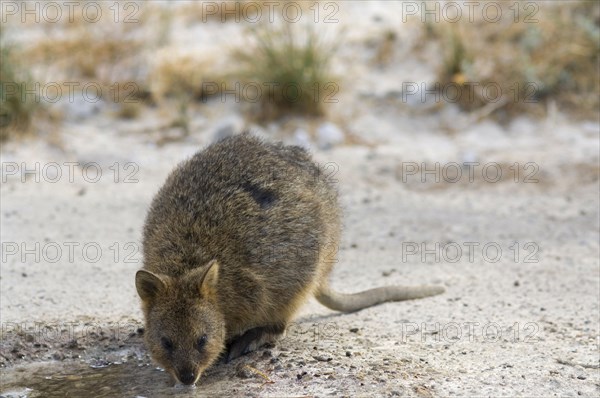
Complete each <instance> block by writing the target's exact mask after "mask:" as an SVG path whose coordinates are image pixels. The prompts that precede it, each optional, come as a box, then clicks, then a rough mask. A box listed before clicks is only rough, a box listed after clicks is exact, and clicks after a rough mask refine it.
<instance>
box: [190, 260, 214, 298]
mask: <svg viewBox="0 0 600 398" xmlns="http://www.w3.org/2000/svg"><path fill="white" fill-rule="evenodd" d="M192 273H193V275H192V276H191V277H192V283H193V284H194V288H195V289H197V291H198V293H199V294H200V295H201V296H203V297H214V296H215V295H216V294H217V282H218V280H219V262H218V261H217V260H212V261H210V262H209V263H208V264H207V265H206V266H205V267H202V268H197V269H195V270H193V271H192Z"/></svg>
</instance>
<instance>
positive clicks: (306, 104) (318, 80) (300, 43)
mask: <svg viewBox="0 0 600 398" xmlns="http://www.w3.org/2000/svg"><path fill="white" fill-rule="evenodd" d="M249 36H250V38H251V40H252V41H253V43H252V44H250V45H248V46H246V47H245V48H244V49H241V50H238V51H236V52H235V53H234V58H235V59H236V60H237V61H238V62H239V63H240V66H241V69H240V70H239V73H238V75H239V76H241V78H242V79H243V80H244V81H245V83H246V84H247V85H248V86H249V85H254V87H256V88H257V90H255V91H256V93H258V95H256V96H255V97H254V98H253V99H252V101H251V102H253V103H255V104H256V107H254V108H253V109H252V110H251V111H252V112H251V113H252V115H254V116H255V117H256V119H258V120H271V119H276V118H278V117H280V116H282V115H284V114H299V115H306V116H320V115H322V114H323V113H324V110H325V105H326V104H327V101H328V98H329V96H330V95H331V94H332V93H335V92H337V90H338V86H337V84H336V83H335V81H334V80H333V78H332V75H331V73H330V60H331V56H332V54H333V53H334V51H335V48H334V46H333V45H331V44H328V43H326V42H325V41H324V40H322V38H321V37H320V36H319V33H317V31H316V30H315V27H314V26H309V25H300V24H290V23H282V24H280V25H274V24H269V25H260V26H257V27H252V28H251V29H250V30H249ZM248 91H250V90H248ZM244 93H246V90H244ZM256 93H254V92H252V94H250V96H252V95H254V94H256ZM246 100H248V98H246Z"/></svg>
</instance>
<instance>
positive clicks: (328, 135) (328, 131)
mask: <svg viewBox="0 0 600 398" xmlns="http://www.w3.org/2000/svg"><path fill="white" fill-rule="evenodd" d="M317 142H318V145H319V148H321V149H331V148H332V147H334V146H336V145H339V144H341V143H342V142H344V132H343V131H342V130H341V129H340V128H339V127H338V126H337V125H335V124H333V123H331V122H325V123H323V124H321V125H320V126H319V127H318V128H317Z"/></svg>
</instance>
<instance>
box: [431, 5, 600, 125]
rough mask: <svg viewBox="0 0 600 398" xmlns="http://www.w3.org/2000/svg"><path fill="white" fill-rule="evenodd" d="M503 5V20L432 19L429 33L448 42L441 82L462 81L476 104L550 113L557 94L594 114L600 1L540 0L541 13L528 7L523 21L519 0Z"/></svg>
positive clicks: (469, 103)
mask: <svg viewBox="0 0 600 398" xmlns="http://www.w3.org/2000/svg"><path fill="white" fill-rule="evenodd" d="M496 4H501V5H502V7H503V8H502V19H501V20H500V21H498V22H496V23H491V22H486V21H485V20H484V19H483V18H481V17H480V18H479V19H476V20H475V21H474V22H473V23H471V22H469V21H468V19H467V18H462V19H461V20H460V21H459V22H455V23H450V22H443V21H442V22H440V23H430V24H427V26H426V28H427V31H428V32H429V35H430V36H432V35H433V37H435V38H438V39H439V40H441V42H442V43H443V56H444V62H443V66H442V68H441V69H440V72H439V75H438V79H439V82H440V83H441V84H442V87H448V85H450V84H452V85H453V86H454V87H459V88H460V90H462V92H461V93H460V100H459V103H460V104H461V105H462V106H463V107H464V108H465V109H469V110H471V109H475V108H480V107H482V106H485V105H488V104H490V103H491V102H495V101H498V102H499V103H500V104H503V105H502V106H501V107H502V108H503V109H505V110H507V111H509V112H523V111H531V112H533V113H538V114H543V112H544V111H543V109H544V106H543V105H544V103H545V100H549V99H555V100H556V101H558V103H559V105H561V106H562V107H563V108H566V109H568V110H571V111H575V112H577V113H579V114H581V115H585V116H589V115H592V114H595V113H596V112H597V109H598V107H599V105H600V104H599V100H598V92H599V91H600V87H599V80H598V65H599V55H600V51H599V48H600V3H598V2H590V1H572V2H557V3H556V4H554V3H551V2H542V3H536V4H537V5H538V6H539V10H538V11H537V12H536V13H535V14H533V13H532V11H534V10H535V9H528V10H527V11H528V12H524V10H523V8H522V7H521V14H520V15H519V17H518V18H517V21H515V14H514V5H513V3H512V2H507V3H496ZM510 7H513V8H510ZM463 15H465V14H464V13H463ZM475 15H476V16H477V13H475ZM536 21H537V22H536ZM469 82H471V83H473V82H475V83H477V84H478V86H475V85H473V84H471V85H469ZM498 88H499V89H500V90H497V89H498ZM486 90H487V91H486ZM498 91H500V93H501V94H502V97H501V98H497V95H496V93H497V92H498Z"/></svg>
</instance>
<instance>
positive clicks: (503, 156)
mask: <svg viewBox="0 0 600 398" xmlns="http://www.w3.org/2000/svg"><path fill="white" fill-rule="evenodd" d="M342 11H343V12H347V13H349V14H352V13H353V12H354V13H356V10H353V9H352V8H351V7H350V8H349V9H347V10H342ZM342 15H344V14H342ZM366 35H367V36H368V34H366ZM407 35H408V33H407ZM349 38H350V39H351V40H358V39H357V38H356V34H355V33H353V32H351V33H349ZM363 39H364V38H363ZM355 45H356V46H358V44H356V43H355ZM348 52H351V51H350V50H348ZM341 59H344V58H343V55H342V56H341ZM414 62H416V61H415V60H408V61H406V63H405V64H403V65H404V66H401V67H398V69H397V70H395V71H389V70H388V71H377V70H371V72H370V74H368V75H363V73H364V72H365V70H366V67H365V66H364V65H362V64H361V63H360V62H357V63H356V64H354V65H352V66H351V67H349V69H348V76H347V79H349V80H352V78H353V76H354V77H355V78H356V77H358V76H362V77H363V78H362V79H359V80H357V82H358V83H357V84H356V85H353V86H352V87H350V88H348V89H347V90H346V91H344V92H343V93H341V94H340V95H341V97H340V99H341V101H340V104H338V105H337V106H334V107H333V109H334V110H333V112H334V114H335V115H336V120H338V121H340V120H341V121H343V122H339V123H338V124H339V125H340V128H341V129H342V130H343V131H344V132H345V133H346V135H347V138H348V139H347V142H346V143H345V144H339V145H336V146H334V147H333V148H332V149H328V150H325V149H320V148H319V147H318V145H313V146H312V151H313V153H314V157H315V160H316V161H318V162H320V163H322V164H327V165H328V170H331V178H332V179H335V180H337V186H338V189H339V192H340V199H341V202H342V205H343V207H344V213H345V222H344V234H343V241H342V244H341V247H340V248H339V252H338V257H339V264H338V265H337V266H336V269H335V271H334V273H333V275H332V284H333V286H334V287H336V288H338V289H339V290H343V291H348V292H349V291H359V290H362V289H366V288H370V287H375V286H380V285H384V284H421V283H431V284H442V285H444V286H445V287H446V289H447V291H446V293H445V294H443V295H440V296H437V297H433V298H428V299H424V300H417V301H410V302H402V303H388V304H384V305H380V306H377V307H373V308H369V309H365V310H363V311H360V312H357V313H353V314H338V313H334V312H332V311H330V310H328V309H326V308H324V307H322V306H320V305H319V304H318V303H317V302H316V301H314V300H311V301H310V302H308V303H307V304H306V305H305V306H304V307H303V308H302V310H301V312H300V313H299V314H298V317H297V323H295V324H294V325H292V326H291V327H290V329H289V330H288V333H287V335H286V336H285V338H284V339H283V340H282V341H281V342H280V343H279V344H278V345H276V346H275V347H271V348H265V349H261V350H259V351H258V352H256V353H253V354H251V355H248V356H246V357H244V358H242V359H240V360H238V361H236V362H234V363H232V364H229V365H222V364H221V365H218V366H216V367H214V368H213V369H211V370H210V371H208V372H207V374H206V375H204V376H203V378H202V379H201V380H200V382H199V383H198V387H197V388H196V389H195V390H189V389H181V388H173V387H171V386H169V385H168V383H167V381H168V378H167V376H166V375H165V374H164V373H163V372H160V371H159V370H156V369H155V366H154V365H152V364H151V361H150V359H149V358H148V356H147V354H146V352H145V350H144V348H143V344H142V342H141V338H140V334H141V331H139V330H138V328H139V327H141V326H142V318H141V312H140V309H139V301H138V298H137V294H136V292H135V288H134V284H133V280H134V274H135V271H136V270H137V269H138V268H140V267H141V265H142V258H141V245H140V237H141V228H142V225H143V220H144V216H145V213H146V211H147V208H148V205H149V203H150V200H151V199H152V196H153V195H154V193H155V192H156V191H157V190H158V188H159V187H160V186H161V184H162V182H163V181H164V179H165V177H166V176H167V174H168V173H169V171H170V170H171V169H172V168H173V167H174V166H175V165H176V164H177V163H178V162H180V161H181V160H183V159H185V158H186V157H188V156H190V155H191V154H193V153H194V152H195V151H197V150H199V149H200V148H202V147H203V146H205V145H208V144H209V143H210V142H212V140H213V139H214V137H215V135H216V132H217V130H219V129H220V128H221V127H222V126H223V123H225V124H226V125H228V126H232V127H233V128H236V129H237V128H241V127H243V125H244V123H243V122H241V119H240V117H239V116H237V115H238V114H239V110H240V109H239V104H235V103H233V104H232V103H219V102H217V103H209V104H195V105H193V106H192V107H191V109H190V112H191V114H192V116H193V117H192V122H191V125H192V128H193V132H192V134H191V136H190V137H188V138H185V139H183V140H178V141H174V142H171V143H168V144H165V145H159V144H157V142H159V139H158V137H159V134H158V133H156V132H154V131H153V130H152V128H153V126H156V125H158V124H160V120H161V117H163V115H161V114H160V113H158V112H156V111H153V110H150V109H148V110H146V111H145V113H144V114H143V115H142V116H141V117H140V118H139V119H138V120H135V121H117V120H115V118H114V117H113V115H112V114H111V112H110V110H106V109H102V108H101V110H99V111H97V112H93V113H91V114H86V115H85V117H83V118H80V117H75V116H73V117H70V118H68V119H67V120H66V121H65V124H64V126H63V127H62V128H61V137H62V140H61V142H59V143H58V144H57V143H56V142H55V141H51V142H48V141H46V140H39V141H28V142H26V143H25V144H24V143H20V142H11V143H8V144H6V145H4V146H3V148H2V151H1V157H2V159H1V161H2V184H1V188H0V194H1V199H2V203H1V221H0V226H1V230H0V240H1V242H2V253H1V255H2V263H1V264H2V267H1V275H0V310H1V317H2V320H1V322H2V340H1V342H0V348H1V352H0V354H1V356H0V366H1V375H2V385H1V386H0V394H2V396H31V397H33V396H65V394H66V393H70V394H71V395H75V396H85V395H86V394H89V393H90V391H91V392H93V393H94V395H96V396H107V397H112V396H115V397H118V396H124V397H128V396H131V397H133V396H145V397H155V396H171V395H175V396H215V395H223V396H226V395H227V396H231V395H248V396H277V397H280V396H418V397H435V396H506V397H509V396H511V397H512V396H527V397H531V396H537V397H541V396H589V397H591V396H597V395H598V394H600V353H599V352H600V351H599V344H600V337H599V336H600V335H599V332H600V312H599V303H600V264H599V257H600V246H599V244H600V243H599V241H600V236H599V228H600V227H599V206H600V204H599V169H598V165H599V155H598V154H599V150H600V146H599V129H598V123H597V121H594V122H580V121H573V120H571V119H570V118H569V117H568V116H567V115H563V114H561V113H560V112H556V111H551V112H549V116H548V117H547V118H545V119H542V120H532V119H528V118H517V119H515V120H514V121H513V122H511V123H510V124H508V125H507V126H504V127H502V126H499V125H497V124H495V123H493V122H490V121H485V120H484V121H481V122H471V121H470V119H469V118H468V117H467V115H464V114H462V113H460V112H459V111H458V110H457V109H456V108H455V107H454V106H451V105H449V106H444V107H441V109H437V108H436V109H435V110H430V111H427V112H423V111H422V110H421V109H420V108H419V106H422V104H417V105H416V107H417V108H418V109H414V108H411V106H410V104H406V103H404V104H398V103H394V102H393V101H392V100H390V97H389V94H390V93H391V92H394V91H395V90H397V89H398V85H399V82H401V81H402V80H403V79H409V80H410V79H413V80H415V81H420V80H422V79H428V78H431V69H430V68H427V67H422V68H414V67H412V65H413V63H414ZM361 65H362V66H361ZM407 65H408V66H407ZM394 82H395V83H394ZM387 83H390V84H387ZM394 84H396V85H397V86H394ZM347 87H348V86H347ZM369 87H371V88H373V90H371V91H370V92H369V93H368V94H367V93H366V91H367V90H368V88H369ZM303 123H304V122H303V121H296V122H295V124H294V123H293V124H292V126H293V127H290V125H286V126H278V125H271V126H268V127H267V128H260V127H258V126H253V127H254V130H255V132H256V133H257V134H260V135H262V136H265V137H266V138H268V139H284V140H286V141H288V142H290V143H293V142H294V138H293V132H294V129H295V126H301V127H302V126H304V125H303ZM311 126H312V124H310V123H307V124H306V126H305V127H306V129H307V130H308V131H312V130H310V129H311V128H312V127H311ZM449 126H450V127H449ZM451 127H454V129H453V128H451ZM456 129H459V130H460V131H459V132H456V131H455V130H456ZM349 137H360V140H358V142H360V143H359V144H356V143H355V142H357V141H356V140H352V139H350V138H349ZM353 142H354V143H353ZM66 162H69V163H66ZM70 162H73V163H70ZM473 162H476V163H478V164H477V165H475V163H473ZM436 163H437V164H439V166H438V169H436ZM469 164H471V165H472V168H471V169H470V168H469ZM36 165H37V166H36ZM415 165H416V166H417V169H415V168H414V167H415ZM456 165H459V166H460V168H456V167H455V166H456ZM36 167H37V170H36V169H35V168H36ZM498 168H500V169H501V171H502V177H501V178H496V172H497V169H498ZM24 169H27V170H32V169H33V171H30V172H29V173H24ZM424 169H425V170H434V172H433V173H429V174H427V173H425V172H424V171H425V170H424ZM436 170H437V171H436ZM457 170H460V171H461V173H462V174H461V177H459V178H458V177H455V176H456V174H455V173H456V172H457ZM517 170H518V172H517ZM98 171H100V172H101V175H100V174H98V173H97V172H98ZM470 171H472V172H473V178H472V179H471V178H470ZM26 174H27V175H26ZM436 178H437V179H438V180H439V182H436V181H435V179H436ZM444 178H446V180H455V181H454V182H448V181H445V179H444ZM423 179H424V180H423ZM496 180H497V181H496ZM28 388H30V390H28Z"/></svg>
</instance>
